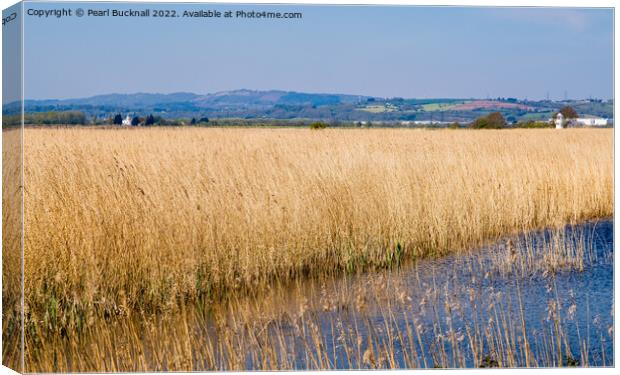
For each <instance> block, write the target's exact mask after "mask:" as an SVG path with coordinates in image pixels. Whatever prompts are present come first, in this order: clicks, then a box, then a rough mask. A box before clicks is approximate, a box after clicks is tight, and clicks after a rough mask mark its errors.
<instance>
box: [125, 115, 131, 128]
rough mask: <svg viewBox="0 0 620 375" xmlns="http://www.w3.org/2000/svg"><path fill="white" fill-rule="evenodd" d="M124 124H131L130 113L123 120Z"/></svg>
mask: <svg viewBox="0 0 620 375" xmlns="http://www.w3.org/2000/svg"><path fill="white" fill-rule="evenodd" d="M123 125H127V126H129V125H131V117H129V115H127V117H125V119H124V120H123Z"/></svg>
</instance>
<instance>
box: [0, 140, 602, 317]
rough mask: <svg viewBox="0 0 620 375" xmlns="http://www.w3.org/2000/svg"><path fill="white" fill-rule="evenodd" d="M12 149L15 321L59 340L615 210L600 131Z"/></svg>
mask: <svg viewBox="0 0 620 375" xmlns="http://www.w3.org/2000/svg"><path fill="white" fill-rule="evenodd" d="M8 133H9V132H5V134H4V135H5V137H6V136H10V134H8ZM24 145H25V155H24V157H25V170H24V178H25V206H24V209H25V217H24V224H25V228H26V232H25V238H24V241H25V243H24V244H25V246H24V258H25V259H24V260H25V305H26V309H27V314H26V319H27V321H31V322H41V321H45V322H46V324H50V325H56V324H58V325H60V326H63V327H74V326H76V325H80V324H83V322H84V321H85V320H87V318H88V316H89V315H90V314H91V313H92V311H93V310H95V311H96V310H99V311H110V312H113V311H119V310H120V311H122V310H127V309H131V310H141V311H161V310H164V311H165V310H169V309H174V308H175V307H176V306H178V305H179V304H180V303H182V302H183V301H191V300H194V299H196V298H198V297H201V298H207V299H208V298H218V297H221V296H223V295H226V294H227V293H229V292H230V291H233V290H238V289H243V290H254V289H257V288H260V287H262V286H264V285H266V284H268V283H269V282H270V281H273V280H274V279H278V280H288V279H291V278H294V277H297V276H302V275H312V274H324V273H332V272H341V271H349V272H351V271H354V270H359V269H364V268H368V267H383V266H388V265H390V264H393V263H394V262H400V260H401V259H405V258H412V257H423V256H435V255H441V254H446V253H449V252H454V251H458V250H461V249H466V248H469V247H471V246H475V245H478V244H480V243H482V242H485V241H489V240H492V239H495V238H497V237H498V236H501V235H505V234H507V233H512V232H518V231H527V230H530V229H533V228H538V227H543V226H554V225H560V224H563V223H567V222H578V221H581V220H585V219H589V218H595V217H608V216H611V215H612V214H613V198H612V197H613V169H612V168H613V131H612V130H611V129H569V130H561V131H556V130H502V131H468V130H442V131H428V130H406V129H402V130H387V129H376V130H352V129H341V130H336V129H329V130H323V131H311V130H306V129H205V128H191V129H190V128H178V129H175V128H150V129H145V128H144V129H94V128H59V129H26V130H25V132H24ZM4 149H5V155H3V158H5V163H6V161H7V160H9V159H10V155H7V154H6V153H7V152H10V150H11V148H10V147H5V148H4ZM10 170H11V169H10V168H5V176H4V178H5V184H4V186H5V187H6V186H7V183H6V181H7V180H6V179H7V178H10V176H7V174H8V173H13V174H14V173H15V170H16V169H15V168H14V169H13V172H10ZM13 185H14V184H13ZM3 195H4V196H5V197H7V196H10V193H9V192H6V191H5V192H3ZM14 201H15V200H10V199H4V200H3V204H4V205H5V210H4V211H5V212H6V213H7V215H8V213H10V212H15V210H12V209H10V207H7V205H11V202H14ZM4 222H5V228H3V229H4V230H5V233H6V232H7V228H6V226H7V225H10V223H11V222H14V220H11V219H10V218H8V217H7V216H6V215H5V217H4ZM4 238H5V241H17V240H18V239H16V238H13V237H11V236H6V235H5V236H4ZM5 245H9V244H8V243H7V242H5ZM5 253H6V252H5ZM5 256H7V255H5ZM10 272H13V274H8V273H10ZM3 273H4V274H3V277H5V278H6V279H7V280H9V279H11V277H14V276H15V273H14V270H8V269H7V268H6V267H5V268H4V269H3ZM5 285H12V284H11V283H9V284H5ZM15 293H19V290H18V289H17V288H13V289H10V288H9V287H5V291H4V294H3V297H4V298H3V299H4V302H5V304H6V303H10V301H16V299H15V298H16V296H15Z"/></svg>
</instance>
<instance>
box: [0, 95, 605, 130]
mask: <svg viewBox="0 0 620 375" xmlns="http://www.w3.org/2000/svg"><path fill="white" fill-rule="evenodd" d="M563 105H572V106H573V107H574V108H575V109H576V110H577V112H578V113H579V114H582V115H594V116H601V117H608V118H611V117H613V101H601V100H579V101H577V100H573V101H570V100H569V101H557V102H556V101H548V100H546V101H545V100H543V101H531V100H517V99H515V98H496V99H474V98H470V99H451V98H436V99H405V98H379V97H371V96H362V95H347V94H330V93H303V92H294V91H282V90H265V91H258V90H247V89H241V90H232V91H222V92H216V93H212V94H203V95H201V94H194V93H189V92H177V93H171V94H153V93H135V94H106V95H97V96H92V97H88V98H75V99H62V100H57V99H50V100H26V101H25V107H26V108H25V111H26V112H48V111H81V112H83V113H84V114H86V115H87V116H88V117H89V118H93V119H102V118H109V117H110V116H112V115H114V114H116V113H121V114H122V115H128V114H129V115H137V116H145V115H147V114H153V115H156V116H160V117H162V118H177V119H178V118H192V117H195V118H202V117H208V118H241V119H250V120H255V119H259V120H260V119H281V120H291V119H317V120H329V121H374V122H376V121H379V122H381V121H387V122H392V121H421V122H429V121H430V122H442V123H448V122H453V121H458V122H469V121H471V120H473V119H475V118H477V117H479V116H481V115H484V114H486V113H489V112H492V111H500V112H501V113H502V114H503V115H504V116H505V117H506V118H507V120H508V121H509V122H513V121H518V120H529V119H547V118H549V117H550V116H551V115H552V114H553V113H554V112H556V111H557V110H558V109H559V108H561V107H562V106H563ZM19 112H20V103H10V104H8V105H4V106H3V113H4V114H15V113H19Z"/></svg>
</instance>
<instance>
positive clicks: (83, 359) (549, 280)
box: [29, 221, 614, 371]
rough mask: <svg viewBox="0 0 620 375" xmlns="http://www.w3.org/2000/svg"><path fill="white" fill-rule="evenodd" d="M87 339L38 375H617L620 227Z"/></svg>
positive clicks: (302, 289)
mask: <svg viewBox="0 0 620 375" xmlns="http://www.w3.org/2000/svg"><path fill="white" fill-rule="evenodd" d="M79 340H80V341H79V344H75V343H74V342H72V341H71V340H64V339H62V338H57V339H55V340H51V341H50V342H47V343H44V342H41V343H39V347H40V348H43V347H46V348H48V349H49V348H54V349H51V350H45V349H37V350H35V349H34V348H33V349H32V350H31V351H30V358H29V360H30V362H31V363H32V366H33V369H32V370H33V371H35V370H64V371H85V370H93V369H96V370H98V371H119V370H122V371H134V370H151V371H158V370H225V369H314V368H323V369H326V368H339V369H350V368H417V367H444V368H445V367H494V366H502V367H521V366H544V367H547V366H613V364H614V359H613V221H599V222H590V223H586V224H583V225H579V226H575V227H570V226H567V227H566V228H562V229H559V230H557V229H556V230H547V231H542V232H537V233H530V234H527V235H522V236H519V237H512V238H507V239H505V240H502V241H500V242H498V243H496V244H493V245H489V246H486V247H484V248H482V249H476V250H474V251H472V252H471V253H467V254H459V255H453V256H449V257H443V258H440V259H430V260H420V261H418V262H410V263H408V264H405V265H403V266H401V267H400V268H399V269H393V270H388V271H382V272H367V273H364V274H359V275H350V276H346V277H340V278H331V279H322V280H305V281H298V282H295V283H293V284H289V285H286V286H281V287H273V288H272V289H270V290H268V291H264V292H262V293H261V295H259V296H253V297H244V298H241V297H239V298H237V299H233V300H231V301H228V302H227V303H225V304H221V305H218V306H210V305H209V306H205V305H197V306H191V307H188V308H187V310H183V311H177V312H175V313H174V314H168V315H167V316H166V317H165V318H163V317H159V318H157V319H152V318H146V317H143V316H136V315H133V316H131V317H129V318H120V319H114V320H112V321H106V322H105V323H104V324H95V325H93V326H91V327H90V328H88V330H87V333H86V334H85V335H84V336H83V337H81V338H80V339H79ZM93 356H95V357H96V358H97V359H96V360H93V359H92V358H93ZM50 363H53V365H51V364H50Z"/></svg>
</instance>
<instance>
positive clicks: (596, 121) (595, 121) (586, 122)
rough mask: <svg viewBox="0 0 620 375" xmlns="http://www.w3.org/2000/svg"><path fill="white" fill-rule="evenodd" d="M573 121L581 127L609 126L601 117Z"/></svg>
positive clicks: (606, 120) (581, 118)
mask: <svg viewBox="0 0 620 375" xmlns="http://www.w3.org/2000/svg"><path fill="white" fill-rule="evenodd" d="M573 121H574V122H576V123H577V124H579V125H583V126H607V125H608V124H609V120H608V119H606V118H601V117H578V118H576V119H574V120H573Z"/></svg>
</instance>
